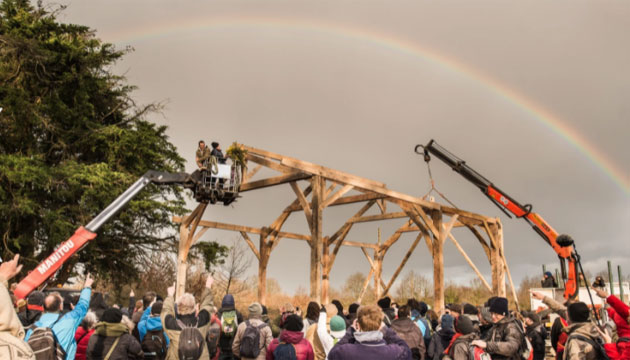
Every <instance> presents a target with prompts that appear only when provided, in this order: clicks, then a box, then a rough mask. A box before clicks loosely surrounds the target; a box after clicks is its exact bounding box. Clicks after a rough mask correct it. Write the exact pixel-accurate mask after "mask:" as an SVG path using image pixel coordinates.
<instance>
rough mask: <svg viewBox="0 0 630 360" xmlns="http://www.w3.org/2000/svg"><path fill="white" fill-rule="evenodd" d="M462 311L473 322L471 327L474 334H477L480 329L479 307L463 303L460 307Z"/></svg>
mask: <svg viewBox="0 0 630 360" xmlns="http://www.w3.org/2000/svg"><path fill="white" fill-rule="evenodd" d="M462 311H463V312H464V314H463V315H464V316H466V317H467V318H469V319H470V321H471V322H472V324H473V329H474V330H475V334H477V335H479V334H480V333H481V330H480V328H479V309H477V307H476V306H474V305H472V304H468V303H466V304H464V306H463V307H462Z"/></svg>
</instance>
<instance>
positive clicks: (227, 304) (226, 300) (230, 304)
mask: <svg viewBox="0 0 630 360" xmlns="http://www.w3.org/2000/svg"><path fill="white" fill-rule="evenodd" d="M221 307H222V308H224V309H230V308H231V309H233V308H234V296H232V294H227V295H225V296H224V297H223V301H221Z"/></svg>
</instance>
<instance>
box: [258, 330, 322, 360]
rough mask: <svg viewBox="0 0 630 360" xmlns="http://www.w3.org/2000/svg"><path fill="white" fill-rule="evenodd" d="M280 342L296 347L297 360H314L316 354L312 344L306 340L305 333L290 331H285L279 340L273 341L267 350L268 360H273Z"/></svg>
mask: <svg viewBox="0 0 630 360" xmlns="http://www.w3.org/2000/svg"><path fill="white" fill-rule="evenodd" d="M280 342H283V343H286V344H293V346H294V347H295V354H296V355H297V360H314V359H315V354H314V353H313V347H312V346H311V343H310V342H308V340H306V339H305V338H304V333H303V332H301V331H289V330H283V331H282V333H281V334H280V338H279V339H273V341H272V342H271V344H269V348H268V349H267V355H266V358H267V360H273V359H274V357H273V351H274V350H276V348H277V347H278V346H279V345H280Z"/></svg>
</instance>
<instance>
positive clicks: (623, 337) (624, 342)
mask: <svg viewBox="0 0 630 360" xmlns="http://www.w3.org/2000/svg"><path fill="white" fill-rule="evenodd" d="M595 292H596V293H597V295H598V296H599V297H601V298H602V299H606V303H607V304H608V305H609V307H607V308H606V311H607V312H608V317H609V318H610V319H612V321H613V322H614V323H615V327H616V329H617V338H618V340H617V342H616V343H614V344H607V345H606V352H607V353H608V354H609V357H610V358H611V359H613V360H616V359H630V324H629V322H630V308H629V307H628V305H626V304H624V303H623V301H621V300H620V299H619V298H618V297H616V296H615V295H608V293H606V291H604V290H603V289H602V288H596V289H595Z"/></svg>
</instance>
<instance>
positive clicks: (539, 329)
mask: <svg viewBox="0 0 630 360" xmlns="http://www.w3.org/2000/svg"><path fill="white" fill-rule="evenodd" d="M525 335H527V338H528V339H529V341H530V342H531V343H532V348H533V350H534V360H544V359H545V339H546V338H547V331H546V330H545V328H544V327H543V326H542V325H541V324H540V323H538V324H536V323H534V324H532V325H531V326H528V327H527V329H526V332H525Z"/></svg>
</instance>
